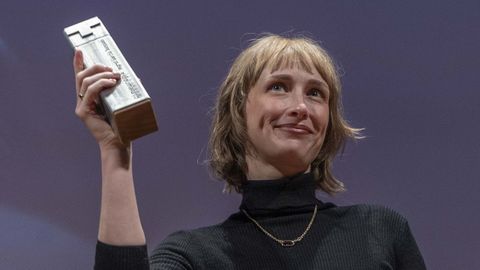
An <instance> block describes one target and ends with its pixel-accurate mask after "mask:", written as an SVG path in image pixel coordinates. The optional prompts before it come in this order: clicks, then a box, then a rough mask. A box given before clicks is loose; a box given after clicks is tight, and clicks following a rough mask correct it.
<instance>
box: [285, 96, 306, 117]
mask: <svg viewBox="0 0 480 270" xmlns="http://www.w3.org/2000/svg"><path fill="white" fill-rule="evenodd" d="M288 115H289V116H292V117H295V118H297V119H299V120H303V119H305V118H306V117H307V116H308V108H307V105H306V104H305V101H304V99H303V97H296V98H293V100H292V103H291V105H290V108H289V112H288Z"/></svg>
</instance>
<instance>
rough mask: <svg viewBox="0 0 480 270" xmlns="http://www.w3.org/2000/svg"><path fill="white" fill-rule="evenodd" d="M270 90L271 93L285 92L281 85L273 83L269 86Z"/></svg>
mask: <svg viewBox="0 0 480 270" xmlns="http://www.w3.org/2000/svg"><path fill="white" fill-rule="evenodd" d="M270 90H273V91H285V86H284V85H283V84H281V83H275V84H272V86H270Z"/></svg>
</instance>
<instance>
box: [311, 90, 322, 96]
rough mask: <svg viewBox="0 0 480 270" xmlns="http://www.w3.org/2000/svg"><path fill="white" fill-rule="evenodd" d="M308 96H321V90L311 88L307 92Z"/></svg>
mask: <svg viewBox="0 0 480 270" xmlns="http://www.w3.org/2000/svg"><path fill="white" fill-rule="evenodd" d="M308 94H309V95H310V96H314V97H322V91H320V90H318V89H312V90H310V91H309V93H308Z"/></svg>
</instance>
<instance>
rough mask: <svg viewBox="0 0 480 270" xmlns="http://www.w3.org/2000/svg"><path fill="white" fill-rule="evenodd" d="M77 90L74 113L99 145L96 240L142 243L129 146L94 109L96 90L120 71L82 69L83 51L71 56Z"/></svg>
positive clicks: (112, 81)
mask: <svg viewBox="0 0 480 270" xmlns="http://www.w3.org/2000/svg"><path fill="white" fill-rule="evenodd" d="M73 68H74V71H75V85H76V91H77V105H76V109H75V113H76V115H77V116H78V117H79V118H80V119H81V120H82V121H83V123H84V124H85V126H86V127H87V129H88V130H89V131H90V133H91V134H92V135H93V137H94V138H95V140H96V141H97V143H98V145H99V148H100V156H101V165H102V199H101V211H100V224H99V230H98V240H99V241H100V242H103V243H105V244H109V245H116V246H133V245H144V244H145V234H144V232H143V228H142V225H141V222H140V216H139V213H138V207H137V202H136V198H135V189H134V184H133V175H132V147H131V145H123V144H122V143H121V142H120V140H119V139H118V138H117V137H116V136H115V133H114V132H113V130H112V128H111V127H110V125H109V124H108V123H107V122H106V121H105V119H104V117H103V116H102V115H101V114H99V113H97V110H96V105H97V104H98V102H99V93H100V92H101V91H103V90H105V89H108V88H111V87H113V86H114V85H115V84H116V83H117V81H118V80H119V79H120V75H119V74H117V73H113V72H112V69H111V68H109V67H104V66H101V65H94V66H91V67H89V68H87V69H84V64H83V55H82V53H81V51H76V52H75V55H74V59H73Z"/></svg>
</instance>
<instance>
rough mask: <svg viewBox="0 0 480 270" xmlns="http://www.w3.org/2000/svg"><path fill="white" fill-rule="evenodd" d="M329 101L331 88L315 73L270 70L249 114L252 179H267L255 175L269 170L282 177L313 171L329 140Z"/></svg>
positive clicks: (253, 92) (253, 96)
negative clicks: (326, 138)
mask: <svg viewBox="0 0 480 270" xmlns="http://www.w3.org/2000/svg"><path fill="white" fill-rule="evenodd" d="M328 99H329V89H328V85H327V83H326V82H325V80H324V79H323V78H322V76H321V75H320V74H319V73H318V72H317V71H316V69H314V68H312V72H311V73H310V72H307V71H305V70H303V69H298V68H284V69H279V70H276V71H274V72H271V70H264V71H263V72H262V74H261V75H260V78H259V79H258V81H257V83H256V84H255V85H254V86H253V87H252V88H251V89H250V92H249V93H248V97H247V103H246V108H245V117H246V124H247V134H248V137H249V140H250V145H249V146H250V148H253V149H248V151H247V165H248V171H249V175H250V176H252V175H254V176H253V177H261V176H258V173H257V175H255V174H256V172H255V170H258V169H260V170H263V169H264V168H270V169H273V170H277V172H280V173H281V175H293V174H296V173H299V172H303V171H307V170H308V169H309V166H310V164H311V162H312V161H313V160H314V159H315V157H316V156H317V155H318V153H319V151H320V149H321V147H322V143H323V140H324V138H325V132H326V130H327V126H328V120H329V115H328V114H329V108H328ZM252 170H253V171H252ZM257 179H258V178H257Z"/></svg>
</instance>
